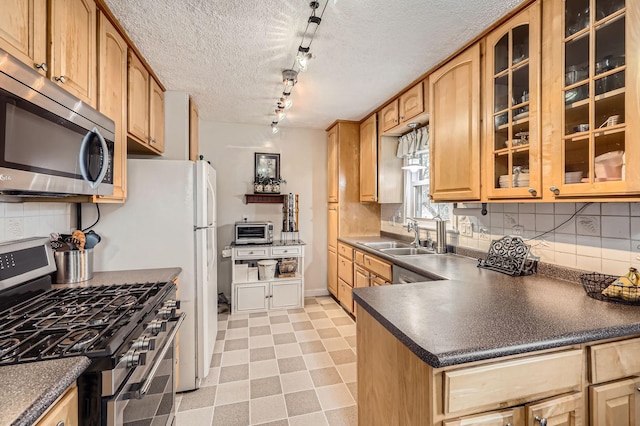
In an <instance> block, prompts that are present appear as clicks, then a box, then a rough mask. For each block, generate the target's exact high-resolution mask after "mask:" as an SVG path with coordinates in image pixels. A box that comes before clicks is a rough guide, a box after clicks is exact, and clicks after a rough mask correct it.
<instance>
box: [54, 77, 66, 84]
mask: <svg viewBox="0 0 640 426" xmlns="http://www.w3.org/2000/svg"><path fill="white" fill-rule="evenodd" d="M53 79H54V80H55V81H57V82H58V83H62V84H65V83H66V82H67V78H66V77H65V76H64V75H61V76H60V77H53Z"/></svg>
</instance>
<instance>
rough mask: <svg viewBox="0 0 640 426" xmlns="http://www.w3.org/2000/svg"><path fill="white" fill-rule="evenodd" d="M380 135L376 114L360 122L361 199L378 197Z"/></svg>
mask: <svg viewBox="0 0 640 426" xmlns="http://www.w3.org/2000/svg"><path fill="white" fill-rule="evenodd" d="M377 152H378V137H377V132H376V114H372V115H371V117H369V118H367V119H366V120H365V121H364V122H362V124H360V201H362V202H372V201H377V199H378V185H377V183H378V155H377Z"/></svg>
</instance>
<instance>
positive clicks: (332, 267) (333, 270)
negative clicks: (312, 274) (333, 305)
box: [327, 250, 338, 297]
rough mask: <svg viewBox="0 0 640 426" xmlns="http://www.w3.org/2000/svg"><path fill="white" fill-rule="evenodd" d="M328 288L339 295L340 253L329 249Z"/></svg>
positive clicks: (335, 294)
mask: <svg viewBox="0 0 640 426" xmlns="http://www.w3.org/2000/svg"><path fill="white" fill-rule="evenodd" d="M327 289H329V292H331V294H333V295H334V296H335V297H338V255H337V254H336V252H335V251H331V250H328V251H327Z"/></svg>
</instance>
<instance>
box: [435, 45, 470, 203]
mask: <svg viewBox="0 0 640 426" xmlns="http://www.w3.org/2000/svg"><path fill="white" fill-rule="evenodd" d="M479 76H480V45H479V44H477V43H476V44H474V45H473V46H471V47H470V48H468V49H467V50H465V51H464V52H462V53H461V54H459V55H458V56H456V57H455V58H454V59H452V60H451V61H449V62H448V63H447V64H445V65H443V66H442V67H440V68H438V69H437V70H436V71H434V72H433V73H432V74H431V75H430V76H429V86H430V87H429V90H430V92H431V103H430V108H429V111H430V113H431V120H430V126H431V127H430V129H431V159H430V162H431V196H432V198H433V200H434V201H472V200H479V199H480V78H479Z"/></svg>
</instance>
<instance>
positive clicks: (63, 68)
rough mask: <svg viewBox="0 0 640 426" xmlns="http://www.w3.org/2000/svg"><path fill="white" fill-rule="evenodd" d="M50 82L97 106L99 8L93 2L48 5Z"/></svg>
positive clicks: (72, 0)
mask: <svg viewBox="0 0 640 426" xmlns="http://www.w3.org/2000/svg"><path fill="white" fill-rule="evenodd" d="M49 7H50V17H51V19H50V26H49V34H50V35H49V38H50V40H51V52H50V61H49V62H50V70H51V79H52V80H53V81H55V82H57V83H58V84H59V85H60V86H62V87H64V88H65V89H66V90H68V91H69V92H71V93H72V94H74V95H75V96H77V97H78V98H80V99H82V100H83V101H85V102H86V103H88V104H89V105H91V106H94V107H95V106H96V50H97V49H96V46H97V44H96V22H97V19H96V4H95V3H94V2H93V0H55V1H52V2H50V3H49Z"/></svg>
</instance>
